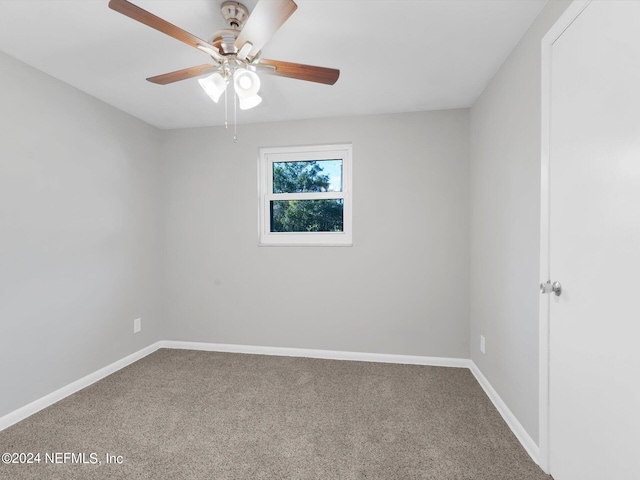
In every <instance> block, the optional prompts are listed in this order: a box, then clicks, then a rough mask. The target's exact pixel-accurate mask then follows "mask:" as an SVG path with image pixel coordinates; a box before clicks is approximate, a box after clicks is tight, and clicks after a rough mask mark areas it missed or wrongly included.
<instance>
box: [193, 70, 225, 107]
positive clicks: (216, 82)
mask: <svg viewBox="0 0 640 480" xmlns="http://www.w3.org/2000/svg"><path fill="white" fill-rule="evenodd" d="M198 83H199V84H200V86H201V87H202V89H203V90H204V91H205V92H206V94H207V95H209V97H211V100H213V101H214V102H216V103H218V100H220V96H221V95H222V94H223V93H224V91H225V90H226V89H227V85H228V84H229V80H227V79H226V78H224V77H223V76H222V75H220V73H218V72H216V73H214V74H213V75H209V76H208V77H205V78H200V79H198Z"/></svg>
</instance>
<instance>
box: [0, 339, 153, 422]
mask: <svg viewBox="0 0 640 480" xmlns="http://www.w3.org/2000/svg"><path fill="white" fill-rule="evenodd" d="M158 348H160V346H159V342H158V343H154V344H153V345H149V346H148V347H146V348H143V349H142V350H138V351H137V352H135V353H132V354H131V355H128V356H126V357H124V358H123V359H120V360H118V361H116V362H113V363H112V364H111V365H107V366H106V367H104V368H101V369H100V370H97V371H95V372H93V373H90V374H89V375H87V376H85V377H82V378H81V379H79V380H76V381H75V382H72V383H70V384H69V385H66V386H64V387H62V388H59V389H58V390H56V391H54V392H52V393H50V394H48V395H45V396H44V397H41V398H39V399H38V400H35V401H33V402H31V403H29V404H28V405H25V406H24V407H21V408H19V409H17V410H14V411H13V412H11V413H8V414H6V415H4V416H3V417H0V431H2V430H4V429H5V428H8V427H10V426H11V425H14V424H16V423H18V422H20V421H21V420H24V419H25V418H27V417H30V416H31V415H33V414H34V413H36V412H39V411H40V410H42V409H44V408H47V407H48V406H50V405H53V404H54V403H56V402H59V401H60V400H62V399H63V398H66V397H68V396H69V395H72V394H74V393H76V392H78V391H80V390H82V389H83V388H86V387H88V386H89V385H91V384H93V383H96V382H97V381H98V380H102V379H103V378H104V377H107V376H109V375H111V374H112V373H115V372H117V371H118V370H120V369H122V368H124V367H126V366H127V365H130V364H132V363H133V362H137V361H138V360H140V359H141V358H143V357H146V356H147V355H149V354H150V353H153V352H155V351H156V350H157V349H158Z"/></svg>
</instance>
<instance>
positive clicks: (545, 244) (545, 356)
mask: <svg viewBox="0 0 640 480" xmlns="http://www.w3.org/2000/svg"><path fill="white" fill-rule="evenodd" d="M591 1H592V0H574V1H573V3H571V5H569V6H568V7H567V9H566V10H565V11H564V13H563V14H562V15H561V16H560V17H559V18H558V20H557V21H556V22H555V23H554V24H553V26H552V27H551V28H550V29H549V31H548V32H547V33H546V35H545V36H544V37H543V38H542V42H541V46H542V51H541V57H540V66H541V88H540V93H541V95H540V96H541V102H542V103H541V116H540V123H541V128H540V132H541V141H540V155H541V158H540V282H541V283H544V282H546V281H548V280H551V278H550V260H551V257H550V231H549V220H550V210H549V208H550V198H549V195H550V189H549V182H550V176H549V173H550V156H551V151H550V146H551V141H550V140H551V139H550V136H551V73H552V72H551V59H552V57H551V55H552V49H553V44H554V43H555V41H556V40H557V39H558V38H560V36H561V35H562V34H563V33H564V32H565V30H567V28H569V26H570V25H571V24H572V23H573V22H574V21H575V20H576V18H578V17H579V16H580V14H581V13H582V12H583V11H584V9H585V8H587V6H588V5H589V4H590V3H591ZM550 306H551V298H550V295H540V304H539V310H538V314H539V322H538V325H539V339H538V344H539V363H538V369H539V389H538V392H539V396H538V408H539V433H538V435H539V437H538V438H539V440H538V446H539V454H538V455H539V456H538V461H539V462H538V463H539V465H540V468H542V470H543V471H544V472H545V473H547V474H549V473H551V465H550V454H551V450H550V438H549V434H550V428H549V427H550V426H549V407H550V405H549V402H550V397H549V373H550V368H551V364H550V361H549V341H550V339H549V322H550V313H551V312H550Z"/></svg>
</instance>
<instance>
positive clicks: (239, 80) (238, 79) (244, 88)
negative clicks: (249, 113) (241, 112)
mask: <svg viewBox="0 0 640 480" xmlns="http://www.w3.org/2000/svg"><path fill="white" fill-rule="evenodd" d="M233 86H234V88H235V90H236V94H237V95H238V98H239V99H240V100H242V99H243V98H250V97H253V96H254V95H256V94H257V93H258V90H260V77H258V75H256V74H255V72H252V71H251V70H247V69H246V68H238V69H237V70H236V71H235V72H233ZM258 98H260V97H258ZM258 103H260V101H258ZM258 103H256V104H255V105H257V104H258ZM255 105H253V106H254V107H255ZM240 108H242V107H240ZM249 108H251V107H249Z"/></svg>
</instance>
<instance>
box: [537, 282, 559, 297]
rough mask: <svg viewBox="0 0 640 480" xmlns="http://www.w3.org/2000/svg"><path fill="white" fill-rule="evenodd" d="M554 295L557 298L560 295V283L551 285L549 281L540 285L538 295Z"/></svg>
mask: <svg viewBox="0 0 640 480" xmlns="http://www.w3.org/2000/svg"><path fill="white" fill-rule="evenodd" d="M551 292H553V293H555V294H556V297H559V296H560V294H561V293H562V285H560V282H553V283H551V280H549V281H547V283H541V284H540V293H551Z"/></svg>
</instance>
